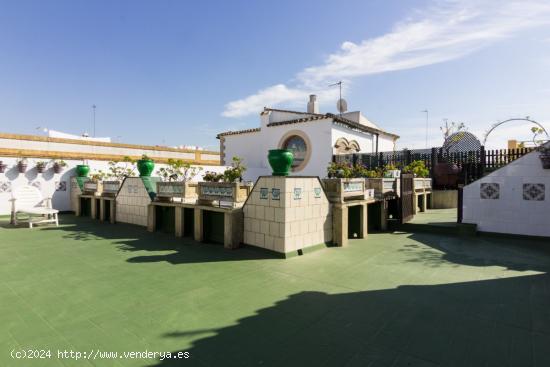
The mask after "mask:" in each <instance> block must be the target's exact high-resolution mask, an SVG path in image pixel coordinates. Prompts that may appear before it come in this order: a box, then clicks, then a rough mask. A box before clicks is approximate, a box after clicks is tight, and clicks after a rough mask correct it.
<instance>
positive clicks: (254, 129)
mask: <svg viewBox="0 0 550 367" xmlns="http://www.w3.org/2000/svg"><path fill="white" fill-rule="evenodd" d="M258 131H260V128H259V127H255V128H253V129H246V130H237V131H226V132H223V133H219V134H218V135H217V136H216V138H218V139H219V138H220V137H221V136H228V135H240V134H247V133H256V132H258Z"/></svg>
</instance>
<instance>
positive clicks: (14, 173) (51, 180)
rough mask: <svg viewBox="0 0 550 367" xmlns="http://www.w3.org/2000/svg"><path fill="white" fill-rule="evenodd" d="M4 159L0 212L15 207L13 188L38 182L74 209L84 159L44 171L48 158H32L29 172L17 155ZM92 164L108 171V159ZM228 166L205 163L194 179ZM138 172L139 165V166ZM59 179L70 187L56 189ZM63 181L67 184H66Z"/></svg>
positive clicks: (60, 204)
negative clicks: (73, 187)
mask: <svg viewBox="0 0 550 367" xmlns="http://www.w3.org/2000/svg"><path fill="white" fill-rule="evenodd" d="M0 161H2V162H3V163H4V164H7V165H8V168H6V170H5V172H4V173H0V215H6V214H9V213H10V211H11V206H10V205H11V204H10V201H9V199H10V198H11V189H12V188H15V187H17V186H22V185H29V184H31V185H36V186H37V187H39V189H40V191H41V192H42V195H43V196H44V197H51V198H52V205H53V207H54V208H55V209H58V210H61V211H70V210H71V204H70V178H71V177H72V176H75V175H76V174H75V171H74V168H75V167H76V165H78V164H82V161H81V160H65V162H66V163H67V164H68V166H67V167H65V170H64V171H63V172H62V173H60V174H56V173H54V171H53V169H52V168H51V166H52V163H50V164H49V165H48V169H46V170H45V171H44V172H43V173H38V172H37V171H36V168H35V166H36V162H37V161H46V162H50V161H49V160H47V159H44V158H32V157H29V158H28V168H27V172H25V173H19V171H18V170H17V159H16V158H11V157H0ZM88 165H89V166H90V173H92V172H94V171H98V170H102V171H104V172H105V171H107V170H108V168H109V165H108V162H107V161H94V160H88ZM165 166H166V165H163V164H155V171H154V172H156V171H157V170H158V169H159V168H161V167H165ZM225 169H226V167H224V166H205V167H203V170H202V171H201V173H200V174H199V175H197V176H196V177H195V178H194V179H193V181H200V180H201V179H202V175H203V174H204V172H205V171H215V172H223V171H224V170H225ZM135 172H136V174H137V169H136V171H135ZM59 182H61V183H62V182H65V184H64V185H65V188H66V190H64V191H63V190H56V187H57V186H58V183H59ZM62 185H63V184H62Z"/></svg>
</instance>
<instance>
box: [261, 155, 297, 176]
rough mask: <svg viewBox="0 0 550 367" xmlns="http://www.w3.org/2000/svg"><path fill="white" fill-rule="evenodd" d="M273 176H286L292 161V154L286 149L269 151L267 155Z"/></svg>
mask: <svg viewBox="0 0 550 367" xmlns="http://www.w3.org/2000/svg"><path fill="white" fill-rule="evenodd" d="M267 159H268V161H269V165H270V166H271V169H273V176H288V174H289V173H290V167H291V166H292V162H293V161H294V154H292V151H290V150H288V149H271V150H270V151H269V154H268V155H267Z"/></svg>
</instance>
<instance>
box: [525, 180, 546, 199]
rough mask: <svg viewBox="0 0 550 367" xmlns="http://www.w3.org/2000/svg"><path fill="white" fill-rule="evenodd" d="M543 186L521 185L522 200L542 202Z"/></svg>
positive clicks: (537, 184) (538, 184)
mask: <svg viewBox="0 0 550 367" xmlns="http://www.w3.org/2000/svg"><path fill="white" fill-rule="evenodd" d="M544 189H545V187H544V184H541V183H536V184H533V183H526V184H523V200H535V201H544Z"/></svg>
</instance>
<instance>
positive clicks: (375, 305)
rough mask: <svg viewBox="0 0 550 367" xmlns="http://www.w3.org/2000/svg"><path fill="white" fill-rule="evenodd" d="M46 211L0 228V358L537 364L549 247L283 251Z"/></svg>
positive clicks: (429, 245)
mask: <svg viewBox="0 0 550 367" xmlns="http://www.w3.org/2000/svg"><path fill="white" fill-rule="evenodd" d="M61 222H62V223H63V226H62V227H60V228H51V227H50V228H40V229H33V230H29V229H26V228H18V229H12V228H10V227H9V226H8V225H7V224H6V223H3V225H2V226H1V227H0V308H1V309H0V326H1V328H0V330H1V331H0V346H1V348H0V351H1V355H0V366H25V367H26V366H499V367H501V366H541V367H542V366H545V367H546V366H550V353H549V350H550V348H549V346H550V276H549V274H548V271H549V270H550V252H549V251H548V249H546V248H544V247H545V246H546V247H549V246H550V244H549V243H542V242H536V241H532V240H529V241H526V240H525V241H519V240H513V239H495V238H482V237H477V238H475V237H474V238H460V237H444V236H436V235H431V234H425V233H423V234H412V233H394V234H371V235H370V236H369V238H368V239H367V240H352V241H350V245H349V246H348V247H346V248H328V249H324V250H320V251H317V252H314V253H311V254H307V255H304V256H301V257H295V258H292V259H287V260H283V259H275V258H272V257H271V256H269V255H268V254H266V253H264V252H261V251H257V250H254V249H239V250H235V251H227V250H224V249H223V248H221V247H220V246H216V245H207V244H196V243H193V242H192V241H189V240H178V239H175V238H173V237H171V236H169V235H165V234H150V233H147V232H146V231H145V230H144V229H142V228H140V227H135V226H130V225H123V224H117V225H109V224H99V223H95V222H92V221H90V220H88V219H79V218H75V217H72V216H62V218H61ZM543 248H544V249H543ZM21 349H24V350H29V349H31V350H33V349H49V350H51V351H52V358H50V359H42V360H37V359H32V360H30V359H25V360H21V359H20V360H15V359H11V357H10V353H11V352H12V350H13V351H19V350H21ZM58 349H59V350H67V351H71V350H72V351H73V352H81V353H84V352H86V353H87V356H88V355H89V354H90V353H92V354H95V353H96V351H97V350H100V351H101V352H118V353H119V357H120V356H121V353H122V352H132V351H135V352H144V351H150V352H178V351H182V352H183V351H186V352H189V354H190V358H189V359H187V360H175V359H170V360H168V359H165V360H163V361H160V360H159V359H158V358H157V359H124V358H116V359H95V360H94V359H93V356H92V357H91V358H92V359H89V360H87V359H86V360H84V359H82V360H75V359H59V358H58V355H57V350H58ZM96 358H97V357H96Z"/></svg>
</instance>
